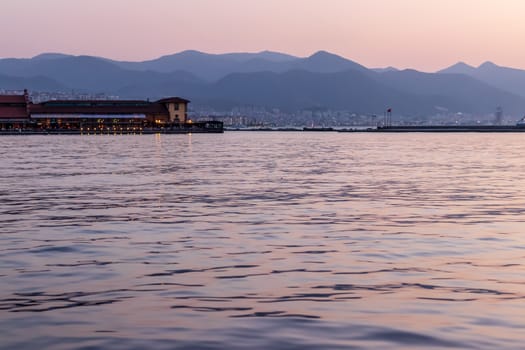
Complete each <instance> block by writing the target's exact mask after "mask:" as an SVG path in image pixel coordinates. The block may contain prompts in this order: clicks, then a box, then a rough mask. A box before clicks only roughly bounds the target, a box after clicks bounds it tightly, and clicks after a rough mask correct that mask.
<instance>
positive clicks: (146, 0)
mask: <svg viewBox="0 0 525 350" xmlns="http://www.w3.org/2000/svg"><path fill="white" fill-rule="evenodd" d="M524 16H525V1H523V0H24V1H20V0H0V33H1V34H0V57H3V58H6V57H17V58H22V57H23V58H27V57H32V56H35V55H38V54H40V53H43V52H61V53H67V54H73V55H94V56H103V57H107V58H111V59H117V60H128V61H142V60H147V59H154V58H157V57H160V56H162V55H168V54H173V53H176V52H180V51H184V50H199V51H203V52H208V53H226V52H258V51H262V50H271V51H278V52H284V53H289V54H292V55H296V56H300V57H306V56H309V55H311V54H313V53H314V52H316V51H319V50H326V51H329V52H332V53H335V54H338V55H341V56H343V57H346V58H348V59H351V60H353V61H356V62H358V63H360V64H363V65H365V66H367V67H370V68H376V67H387V66H394V67H396V68H400V69H404V68H413V69H417V70H421V71H429V72H430V71H435V70H438V69H442V68H445V67H447V66H450V65H452V64H454V63H456V62H458V61H463V62H466V63H468V64H471V65H474V66H478V65H479V64H481V63H483V62H485V61H492V62H494V63H496V64H499V65H503V66H509V67H515V68H522V69H525V45H523V43H525V19H524V18H523V17H524Z"/></svg>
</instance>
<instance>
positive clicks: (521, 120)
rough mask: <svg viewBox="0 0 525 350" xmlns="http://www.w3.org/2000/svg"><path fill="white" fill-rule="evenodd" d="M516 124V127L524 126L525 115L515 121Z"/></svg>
mask: <svg viewBox="0 0 525 350" xmlns="http://www.w3.org/2000/svg"><path fill="white" fill-rule="evenodd" d="M516 126H517V127H518V128H525V116H524V117H523V118H521V119H520V120H518V122H517V123H516Z"/></svg>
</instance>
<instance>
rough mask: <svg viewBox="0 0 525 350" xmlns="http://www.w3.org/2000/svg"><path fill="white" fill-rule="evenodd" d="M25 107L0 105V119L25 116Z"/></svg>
mask: <svg viewBox="0 0 525 350" xmlns="http://www.w3.org/2000/svg"><path fill="white" fill-rule="evenodd" d="M27 117H28V115H27V109H26V107H25V106H24V107H11V106H2V105H0V119H13V118H27Z"/></svg>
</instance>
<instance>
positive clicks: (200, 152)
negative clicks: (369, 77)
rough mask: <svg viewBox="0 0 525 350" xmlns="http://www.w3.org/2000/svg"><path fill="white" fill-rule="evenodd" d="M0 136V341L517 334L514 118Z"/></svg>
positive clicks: (386, 343)
mask: <svg viewBox="0 0 525 350" xmlns="http://www.w3.org/2000/svg"><path fill="white" fill-rule="evenodd" d="M0 141H1V144H2V146H3V149H4V152H2V153H1V154H0V164H1V168H0V175H1V176H0V222H1V227H0V282H1V283H0V312H1V313H0V339H1V340H0V347H2V348H6V349H7V348H53V349H60V348H72V347H73V348H85V349H88V348H122V349H132V348H137V349H139V348H167V349H173V348H210V349H221V348H248V347H252V348H254V347H255V348H314V349H317V348H345V349H348V348H358V349H362V348H365V349H366V348H370V349H375V348H382V347H388V348H399V349H405V348H410V347H413V348H427V347H430V346H432V347H435V348H454V347H456V348H474V349H494V348H499V349H505V348H507V349H515V348H520V347H522V346H523V342H524V340H525V335H524V334H525V318H524V315H525V303H524V301H525V300H524V299H525V236H524V235H523V227H525V226H524V222H525V219H524V214H525V195H524V194H523V193H522V189H523V188H525V161H524V160H523V157H522V145H523V139H522V137H521V134H392V135H390V134H388V135H381V134H379V135H378V134H337V133H264V132H261V133H256V132H253V133H252V132H245V133H242V132H238V133H235V132H233V133H225V134H224V135H162V136H161V135H150V136H30V137H29V136H28V137H23V136H15V137H3V138H2V139H1V140H0ZM29 330H30V331H29Z"/></svg>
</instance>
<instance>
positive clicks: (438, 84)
mask: <svg viewBox="0 0 525 350" xmlns="http://www.w3.org/2000/svg"><path fill="white" fill-rule="evenodd" d="M521 78H523V80H520V79H521ZM484 81H485V82H484ZM486 81H491V82H495V83H490V84H489V83H487V82H486ZM511 82H512V83H513V84H514V85H512V84H510V83H511ZM521 83H523V84H524V85H523V87H524V89H523V90H524V91H525V71H520V70H512V69H509V68H504V67H498V66H495V65H492V64H488V63H487V64H484V65H482V66H480V67H478V68H474V67H470V66H468V65H466V64H461V63H460V64H457V65H454V66H452V67H450V68H448V69H446V70H443V71H441V72H439V73H436V74H431V73H421V72H418V71H414V70H403V71H398V70H396V69H393V68H387V69H378V70H374V69H367V68H366V67H364V66H362V65H360V64H358V63H356V62H353V61H351V60H347V59H345V58H343V57H341V56H337V55H334V54H331V53H329V52H325V51H319V52H317V53H315V54H313V55H311V56H309V57H306V58H297V57H294V56H290V55H286V54H280V53H275V52H267V51H265V52H260V53H232V54H222V55H211V54H206V53H202V52H197V51H184V52H180V53H178V54H174V55H169V56H164V57H161V58H159V59H156V60H150V61H145V62H118V61H112V60H109V59H106V58H100V57H92V56H71V55H65V54H60V53H48V54H42V55H38V56H36V57H34V58H32V59H1V60H0V88H17V89H21V88H28V89H32V90H40V91H58V90H60V91H67V90H70V89H75V90H77V91H86V92H106V93H110V94H116V95H119V96H121V97H122V98H151V99H155V98H160V97H165V96H174V95H179V96H183V97H186V98H188V99H190V100H192V102H193V106H199V105H206V106H209V107H212V108H218V109H222V108H231V107H235V106H247V105H252V106H262V107H269V108H274V107H277V108H281V109H283V110H287V111H294V110H298V109H303V108H311V107H316V108H326V109H332V110H338V109H341V110H349V111H353V112H356V113H366V114H374V113H375V114H381V113H383V111H384V110H385V108H387V107H392V108H394V110H395V111H396V113H399V114H405V115H422V114H434V113H436V111H438V110H439V111H444V110H448V111H449V112H451V113H455V112H464V113H474V114H476V113H477V114H491V113H493V112H494V111H495V109H496V107H497V106H502V107H503V108H504V110H505V112H506V113H512V114H515V115H521V114H522V113H523V111H525V98H523V97H521V96H517V94H513V93H510V92H508V91H511V90H513V89H514V90H516V91H517V90H519V89H521V85H520V84H521ZM491 84H492V85H491ZM494 86H499V87H500V88H497V87H494ZM502 86H505V89H506V90H508V91H503V87H502ZM509 86H511V87H512V89H511V88H509Z"/></svg>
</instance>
